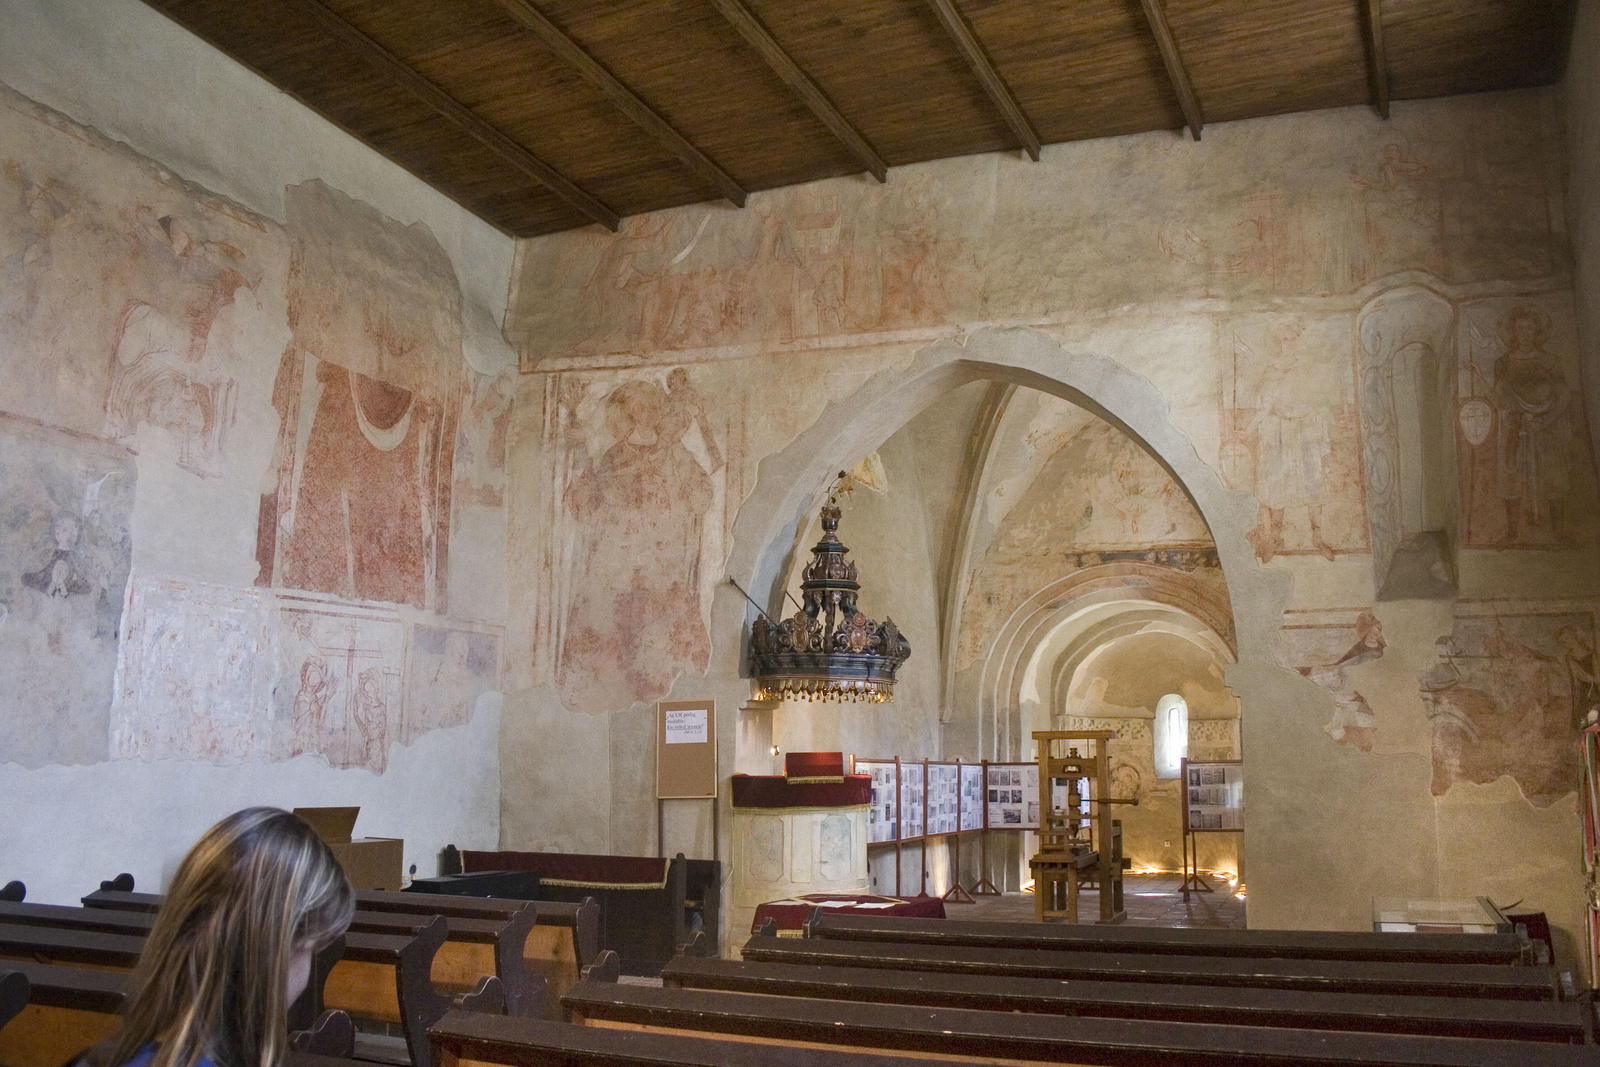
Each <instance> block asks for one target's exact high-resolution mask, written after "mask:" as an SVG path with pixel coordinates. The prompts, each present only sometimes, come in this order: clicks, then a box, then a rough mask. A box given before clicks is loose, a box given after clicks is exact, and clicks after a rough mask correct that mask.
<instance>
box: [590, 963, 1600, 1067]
mask: <svg viewBox="0 0 1600 1067" xmlns="http://www.w3.org/2000/svg"><path fill="white" fill-rule="evenodd" d="M563 1003H565V1004H566V1005H567V1007H568V1009H569V1010H570V1011H571V1012H572V1014H573V1018H574V1021H578V1022H587V1023H590V1024H599V1025H608V1026H623V1027H645V1028H650V1029H658V1030H667V1031H675V1032H681V1031H697V1032H703V1033H711V1034H724V1035H730V1036H734V1035H737V1036H743V1037H746V1038H750V1039H754V1040H758V1041H762V1042H773V1043H796V1042H804V1043H811V1044H816V1045H824V1046H833V1047H838V1046H849V1047H855V1048H862V1049H873V1050H879V1051H886V1052H910V1053H922V1054H933V1055H942V1056H971V1057H981V1058H983V1060H985V1061H986V1062H995V1061H997V1060H998V1061H1002V1062H1004V1061H1008V1060H1023V1061H1030V1062H1031V1061H1039V1062H1045V1063H1071V1064H1119V1065H1149V1067H1157V1065H1162V1067H1165V1065H1170V1064H1173V1063H1178V1064H1197V1063H1206V1064H1230V1065H1249V1067H1266V1065H1272V1067H1312V1065H1315V1067H1329V1065H1334V1064H1339V1065H1357V1064H1369V1065H1370V1064H1383V1065H1385V1067H1410V1065H1417V1067H1422V1065H1427V1067H1446V1065H1448V1067H1503V1065H1507V1064H1517V1065H1519V1067H1579V1065H1582V1067H1594V1065H1596V1064H1600V1049H1596V1048H1595V1047H1593V1046H1580V1045H1564V1044H1557V1043H1552V1042H1533V1041H1503V1040H1490V1039H1478V1040H1467V1039H1463V1038H1457V1037H1433V1036H1427V1035H1414V1034H1379V1033H1356V1032H1347V1031H1332V1030H1330V1031H1319V1032H1316V1033H1315V1034H1309V1033H1307V1032H1306V1031H1302V1030H1295V1029H1286V1028H1280V1027H1270V1026H1227V1025H1221V1024H1215V1023H1191V1022H1168V1021H1165V1020H1147V1019H1137V1020H1134V1019H1108V1018H1092V1017H1079V1016H1065V1017H1062V1016H1045V1015H1030V1014H1024V1013H1017V1012H1002V1011H978V1010H972V1009H966V1008H926V1007H915V1006H907V1005H901V1004H862V1003H852V1002H848V1001H832V1000H811V999H806V998H799V997H783V996H765V995H761V994H751V993H714V992H704V991H701V990H688V989H665V988H660V989H657V988H650V987H645V986H635V985H613V984H610V983H603V982H591V981H586V982H580V983H579V984H578V985H576V986H574V987H573V988H572V989H570V990H568V992H567V995H566V996H565V997H564V998H563Z"/></svg>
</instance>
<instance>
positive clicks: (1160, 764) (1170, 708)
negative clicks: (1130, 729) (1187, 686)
mask: <svg viewBox="0 0 1600 1067" xmlns="http://www.w3.org/2000/svg"><path fill="white" fill-rule="evenodd" d="M1154 726H1155V743H1156V745H1155V747H1156V752H1155V757H1156V777H1157V778H1176V777H1178V770H1179V763H1178V761H1179V760H1182V759H1183V758H1184V757H1186V756H1188V755H1189V705H1188V702H1186V701H1185V700H1184V699H1183V697H1181V696H1179V695H1178V694H1177V693H1168V694H1167V695H1166V696H1164V697H1162V698H1161V699H1160V700H1158V701H1156V720H1155V723H1154Z"/></svg>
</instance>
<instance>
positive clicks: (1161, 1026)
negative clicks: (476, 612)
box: [435, 912, 1600, 1067]
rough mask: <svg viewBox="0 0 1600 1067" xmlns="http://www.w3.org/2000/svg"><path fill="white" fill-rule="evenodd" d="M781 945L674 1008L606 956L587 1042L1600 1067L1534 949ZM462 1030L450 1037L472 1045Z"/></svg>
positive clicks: (949, 930) (1585, 1020) (914, 935)
mask: <svg viewBox="0 0 1600 1067" xmlns="http://www.w3.org/2000/svg"><path fill="white" fill-rule="evenodd" d="M775 934H776V931H775V930H766V931H763V932H762V933H759V934H758V935H757V936H755V937H753V938H751V939H750V941H749V943H748V944H747V945H746V946H745V949H744V952H743V959H741V960H720V959H713V958H708V957H706V956H702V955H685V956H680V957H678V958H676V959H674V960H673V961H672V962H671V963H669V964H668V966H667V967H666V969H665V970H664V971H663V972H662V978H663V980H664V983H665V987H664V988H659V989H657V988H648V987H640V986H634V985H619V984H615V982H614V976H615V962H614V961H612V960H610V959H609V958H608V957H607V956H605V955H604V954H602V957H601V962H600V963H598V964H596V966H594V967H592V968H590V969H589V971H588V973H587V975H586V979H585V981H582V982H580V983H579V984H578V985H576V986H574V987H573V988H572V989H571V990H569V991H568V993H567V995H566V996H565V997H564V998H563V1001H564V1003H565V1005H566V1007H567V1008H568V1010H569V1012H570V1013H571V1016H572V1018H573V1020H574V1021H575V1022H578V1023H582V1024H585V1025H587V1026H589V1027H592V1028H610V1029H620V1030H624V1031H627V1032H631V1033H647V1034H650V1035H651V1036H652V1037H661V1036H665V1035H668V1034H671V1035H676V1036H677V1038H678V1039H681V1038H682V1037H684V1036H687V1035H694V1036H697V1037H702V1038H709V1037H716V1038H721V1039H728V1038H736V1039H741V1040H744V1041H757V1042H761V1043H763V1044H769V1045H774V1046H784V1047H789V1046H796V1047H800V1048H804V1049H809V1050H820V1049H832V1050H839V1051H855V1052H871V1053H873V1054H902V1055H922V1056H926V1055H936V1056H945V1057H951V1058H956V1059H966V1060H968V1061H973V1062H984V1063H1018V1064H1034V1063H1041V1062H1049V1063H1067V1064H1083V1065H1089V1064H1152V1065H1154V1064H1163V1065H1168V1064H1223V1063H1226V1064H1257V1065H1266V1064H1273V1065H1312V1064H1315V1065H1319V1067H1321V1065H1331V1064H1351V1065H1355V1064H1362V1065H1372V1064H1385V1065H1393V1067H1399V1065H1423V1064H1426V1065H1430V1067H1446V1065H1457V1067H1480V1065H1482V1067H1487V1065H1489V1064H1526V1065H1529V1067H1556V1065H1577V1064H1600V1045H1597V1044H1596V1019H1595V1005H1594V1000H1593V997H1592V996H1591V994H1590V993H1589V992H1587V991H1582V992H1580V991H1578V990H1577V989H1576V988H1575V985H1574V983H1573V982H1572V981H1571V980H1570V978H1565V977H1564V976H1562V975H1560V974H1558V973H1557V972H1556V971H1555V969H1554V968H1553V967H1552V966H1551V965H1550V964H1549V962H1548V960H1546V959H1545V958H1544V956H1543V953H1542V952H1541V951H1540V949H1541V948H1542V946H1535V945H1534V944H1532V943H1530V942H1529V941H1528V939H1526V938H1525V937H1521V936H1519V935H1506V936H1503V937H1502V936H1480V935H1465V934H1463V935H1410V934H1366V933H1323V932H1318V933H1309V932H1306V933H1302V932H1287V931H1284V932H1275V931H1210V930H1146V929H1137V928H1128V927H1069V926H1060V925H1054V924H1050V925H1041V924H1033V923H1015V924H1011V923H965V922H956V921H950V920H937V919H933V920H930V919H904V918H877V917H870V916H868V917H858V916H843V915H838V914H828V913H826V912H821V913H819V914H818V916H817V917H816V918H815V919H814V920H813V921H812V922H811V923H810V924H809V925H808V926H807V928H806V931H805V934H806V936H805V937H803V938H779V937H777V936H775ZM451 1018H454V1017H447V1019H446V1020H445V1021H444V1022H443V1023H441V1026H451V1025H464V1024H463V1023H461V1022H460V1021H459V1020H458V1021H457V1022H456V1023H451ZM497 1025H498V1021H495V1022H484V1023H483V1027H481V1028H480V1029H483V1028H486V1029H488V1030H490V1031H493V1030H494V1029H495V1028H496V1026H497ZM440 1033H441V1031H440V1030H439V1029H438V1028H436V1029H435V1039H436V1040H438V1039H439V1035H440ZM446 1045H448V1043H446ZM442 1047H444V1046H442ZM452 1054H453V1055H456V1056H457V1057H458V1058H467V1059H473V1060H474V1061H475V1062H482V1060H483V1057H482V1056H481V1055H479V1054H477V1053H473V1054H472V1055H466V1054H465V1053H464V1052H455V1053H452ZM502 1055H506V1056H509V1053H505V1054H502ZM763 1058H764V1059H765V1052H764V1053H763ZM440 1062H441V1063H448V1062H449V1061H448V1060H447V1059H446V1058H445V1057H444V1056H443V1055H442V1054H441V1058H440ZM492 1062H499V1063H521V1062H523V1061H520V1060H516V1059H513V1058H502V1059H499V1060H493V1061H492ZM552 1062H554V1061H552ZM574 1062H576V1061H574Z"/></svg>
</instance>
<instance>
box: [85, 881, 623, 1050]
mask: <svg viewBox="0 0 1600 1067" xmlns="http://www.w3.org/2000/svg"><path fill="white" fill-rule="evenodd" d="M85 899H86V900H87V898H85ZM532 903H533V908H534V915H535V918H534V926H533V929H532V930H531V931H530V932H529V934H528V939H527V947H526V950H525V952H524V960H525V962H526V965H527V966H528V968H530V969H531V970H532V971H533V973H534V974H535V975H543V976H544V980H545V1015H546V1016H547V1017H550V1018H554V1017H556V1016H558V1015H559V1013H560V1011H561V1004H560V997H561V994H562V993H564V992H566V990H567V989H568V988H570V987H571V986H572V984H573V983H574V982H576V981H577V980H578V975H579V973H580V972H581V971H582V970H583V968H584V967H587V966H588V965H589V964H591V963H593V962H594V961H595V958H596V957H597V956H599V954H600V907H599V905H598V904H596V903H595V900H594V898H593V897H585V898H584V899H583V900H581V901H578V902H570V901H551V900H537V901H533V902H532ZM527 904H528V902H527V901H521V900H505V899H496V898H492V897H456V896H447V895H443V894H434V893H386V892H381V891H377V890H373V891H364V892H359V893H357V894H356V906H357V907H358V908H359V909H361V910H363V911H373V912H376V911H383V912H390V913H400V914H409V915H444V916H447V917H449V918H450V919H452V920H454V919H456V918H480V919H482V918H490V917H495V916H504V915H507V914H510V913H512V912H514V911H516V910H517V909H519V908H523V907H526V906H527Z"/></svg>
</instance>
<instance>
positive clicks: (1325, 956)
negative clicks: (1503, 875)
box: [805, 908, 1550, 964]
mask: <svg viewBox="0 0 1600 1067" xmlns="http://www.w3.org/2000/svg"><path fill="white" fill-rule="evenodd" d="M805 931H806V936H807V937H817V938H825V939H827V940H830V941H872V942H887V943H893V944H904V945H960V946H965V947H969V948H1030V949H1053V950H1056V951H1066V952H1147V953H1157V954H1160V955H1166V956H1225V957H1241V958H1249V959H1295V960H1354V961H1367V962H1374V963H1471V964H1532V963H1549V962H1550V960H1548V959H1541V958H1539V957H1541V956H1543V955H1546V954H1547V951H1548V950H1547V949H1546V948H1545V945H1544V942H1542V941H1533V940H1531V939H1530V938H1528V937H1527V936H1526V935H1522V934H1382V933H1365V932H1357V931H1333V930H1172V929H1159V928H1154V927H1136V926H1067V925H1063V924H1060V923H1023V922H961V921H959V920H952V919H909V918H902V917H899V916H881V915H879V916H872V915H846V914H843V913H840V912H829V911H827V910H826V909H822V908H819V909H817V911H816V914H815V915H814V916H813V917H812V919H811V920H810V922H808V923H807V924H806V928H805Z"/></svg>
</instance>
